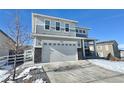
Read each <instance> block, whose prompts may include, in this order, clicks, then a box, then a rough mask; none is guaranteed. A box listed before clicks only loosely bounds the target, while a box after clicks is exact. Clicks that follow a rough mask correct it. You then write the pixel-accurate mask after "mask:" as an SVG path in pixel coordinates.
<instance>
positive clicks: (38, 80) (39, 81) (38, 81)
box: [33, 79, 44, 83]
mask: <svg viewBox="0 0 124 93" xmlns="http://www.w3.org/2000/svg"><path fill="white" fill-rule="evenodd" d="M33 83H44V81H43V79H37V80H36V81H34V82H33Z"/></svg>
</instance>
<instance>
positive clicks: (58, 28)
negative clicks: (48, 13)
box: [56, 22, 60, 30]
mask: <svg viewBox="0 0 124 93" xmlns="http://www.w3.org/2000/svg"><path fill="white" fill-rule="evenodd" d="M56 30H60V22H56Z"/></svg>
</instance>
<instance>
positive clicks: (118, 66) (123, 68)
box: [88, 59, 124, 73]
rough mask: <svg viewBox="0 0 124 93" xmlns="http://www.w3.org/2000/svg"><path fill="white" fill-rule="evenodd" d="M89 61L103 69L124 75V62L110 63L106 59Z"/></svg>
mask: <svg viewBox="0 0 124 93" xmlns="http://www.w3.org/2000/svg"><path fill="white" fill-rule="evenodd" d="M88 61H90V62H91V63H93V64H95V65H98V66H101V67H103V68H106V69H109V70H113V71H117V72H121V73H124V61H109V60H104V59H89V60H88Z"/></svg>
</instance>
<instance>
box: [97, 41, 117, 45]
mask: <svg viewBox="0 0 124 93" xmlns="http://www.w3.org/2000/svg"><path fill="white" fill-rule="evenodd" d="M110 43H112V44H114V43H115V44H117V45H118V43H117V42H116V41H115V40H109V41H102V42H97V43H96V44H110Z"/></svg>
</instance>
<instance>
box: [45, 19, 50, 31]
mask: <svg viewBox="0 0 124 93" xmlns="http://www.w3.org/2000/svg"><path fill="white" fill-rule="evenodd" d="M45 29H48V30H49V29H50V21H48V20H45Z"/></svg>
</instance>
